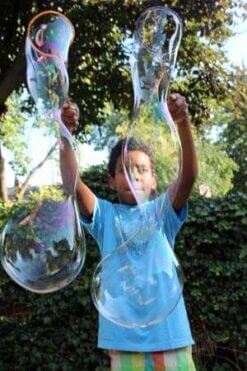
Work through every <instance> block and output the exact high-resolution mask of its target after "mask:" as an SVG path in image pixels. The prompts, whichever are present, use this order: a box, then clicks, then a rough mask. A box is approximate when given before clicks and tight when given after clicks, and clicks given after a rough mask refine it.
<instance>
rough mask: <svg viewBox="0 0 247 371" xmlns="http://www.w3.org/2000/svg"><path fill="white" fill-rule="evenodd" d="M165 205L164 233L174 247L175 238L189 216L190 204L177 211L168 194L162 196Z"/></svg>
mask: <svg viewBox="0 0 247 371" xmlns="http://www.w3.org/2000/svg"><path fill="white" fill-rule="evenodd" d="M162 203H163V207H162V209H163V223H162V224H163V231H164V233H165V235H166V238H167V240H168V242H169V244H170V246H171V247H173V246H174V242H175V237H176V235H177V234H178V232H179V230H180V229H181V227H182V225H183V223H184V221H185V220H186V218H187V216H188V204H187V203H186V204H185V205H184V206H183V207H182V208H181V209H180V210H179V211H175V210H174V208H173V206H172V204H171V200H170V197H169V194H168V191H167V192H166V193H164V194H163V196H162Z"/></svg>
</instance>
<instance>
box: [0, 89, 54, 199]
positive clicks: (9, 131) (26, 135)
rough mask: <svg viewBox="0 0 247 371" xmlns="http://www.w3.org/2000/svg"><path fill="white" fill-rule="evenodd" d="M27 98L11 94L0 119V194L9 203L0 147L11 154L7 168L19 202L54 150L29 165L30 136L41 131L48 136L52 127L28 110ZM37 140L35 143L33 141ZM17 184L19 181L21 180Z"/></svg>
mask: <svg viewBox="0 0 247 371" xmlns="http://www.w3.org/2000/svg"><path fill="white" fill-rule="evenodd" d="M29 98H30V97H29V94H28V93H27V91H26V90H24V91H22V92H20V93H16V92H13V93H12V94H11V96H10V97H9V98H8V99H7V102H6V106H7V110H6V113H5V114H3V115H2V116H1V117H0V164H1V166H0V192H1V196H2V197H1V198H2V199H3V200H4V201H5V202H6V201H8V192H7V189H6V179H5V159H4V156H3V153H2V152H3V151H2V147H4V148H6V149H8V150H9V151H10V152H11V158H12V159H11V161H9V165H10V167H11V169H12V170H13V172H14V174H15V179H16V183H17V187H16V197H18V199H20V198H22V197H23V195H24V192H25V191H26V189H27V187H28V185H29V183H30V180H31V179H32V177H33V176H34V174H35V173H36V172H37V170H38V169H40V168H41V167H42V166H43V165H44V163H45V162H46V161H47V160H48V158H50V157H51V155H52V153H53V151H54V148H55V147H54V146H51V148H49V149H48V150H47V153H46V155H45V156H44V157H43V158H40V159H39V161H38V162H36V165H32V159H31V158H30V154H31V153H32V152H29V151H28V150H27V147H28V144H29V143H28V142H30V140H31V139H30V133H31V131H32V130H34V129H36V128H41V129H43V130H42V133H43V135H49V133H50V130H52V129H53V128H54V125H51V124H50V123H49V120H47V119H46V118H45V117H44V115H43V114H42V113H39V112H38V111H37V109H36V108H35V107H33V108H32V107H31V108H30V103H29ZM36 140H37V139H36ZM23 177H24V180H23V182H22V183H21V184H20V178H23Z"/></svg>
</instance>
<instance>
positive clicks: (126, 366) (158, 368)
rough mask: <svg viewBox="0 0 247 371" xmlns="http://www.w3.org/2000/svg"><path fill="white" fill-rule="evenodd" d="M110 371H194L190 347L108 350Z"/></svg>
mask: <svg viewBox="0 0 247 371" xmlns="http://www.w3.org/2000/svg"><path fill="white" fill-rule="evenodd" d="M109 355H110V360H111V370H112V371H195V370H196V369H195V366H194V362H193V359H192V351H191V347H185V348H180V349H176V350H168V351H162V352H151V353H148V352H144V353H138V352H122V351H116V350H112V351H110V352H109Z"/></svg>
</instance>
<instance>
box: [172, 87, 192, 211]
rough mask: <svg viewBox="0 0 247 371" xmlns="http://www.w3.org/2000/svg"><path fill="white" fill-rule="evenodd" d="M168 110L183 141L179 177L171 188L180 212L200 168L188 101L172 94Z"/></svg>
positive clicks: (174, 205)
mask: <svg viewBox="0 0 247 371" xmlns="http://www.w3.org/2000/svg"><path fill="white" fill-rule="evenodd" d="M168 108H169V111H170V113H171V115H172V118H173V120H174V122H175V123H176V124H177V128H178V134H179V138H180V141H181V153H180V156H181V158H180V169H179V176H178V179H177V180H176V181H175V182H174V183H173V184H171V185H170V186H169V195H170V198H171V201H172V205H173V207H174V209H175V210H179V209H181V207H182V206H183V205H184V204H185V203H186V201H187V199H188V198H189V196H190V194H191V191H192V188H193V185H194V183H195V180H196V177H197V173H198V166H197V158H196V151H195V145H194V141H193V136H192V132H191V122H190V119H189V116H188V105H187V103H186V99H185V98H184V97H183V96H181V95H180V94H171V95H170V97H169V100H168Z"/></svg>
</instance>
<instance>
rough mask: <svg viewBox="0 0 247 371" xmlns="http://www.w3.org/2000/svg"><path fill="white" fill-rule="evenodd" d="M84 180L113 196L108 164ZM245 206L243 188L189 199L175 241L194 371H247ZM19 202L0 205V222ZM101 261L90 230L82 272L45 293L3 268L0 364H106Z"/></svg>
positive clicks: (29, 366)
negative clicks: (96, 278) (101, 342)
mask: <svg viewBox="0 0 247 371" xmlns="http://www.w3.org/2000/svg"><path fill="white" fill-rule="evenodd" d="M83 178H84V180H85V181H86V183H87V184H88V185H89V186H90V187H91V188H92V189H93V191H94V192H95V193H96V194H97V195H98V196H100V197H103V198H108V199H111V200H114V198H115V195H114V194H109V190H108V186H107V173H106V169H105V168H102V167H99V166H98V167H96V166H95V167H93V168H92V169H90V170H87V172H85V173H84V175H83ZM246 203H247V198H246V196H245V195H244V194H241V193H237V194H231V195H228V196H227V197H225V198H219V199H215V200H210V199H203V198H201V197H195V198H193V199H191V201H190V217H189V219H188V221H187V222H186V224H185V226H184V228H183V229H182V231H181V233H180V234H179V237H178V238H177V242H176V251H177V254H178V257H179V259H180V261H181V262H182V266H183V269H184V274H185V277H186V282H185V289H184V295H185V300H186V303H187V308H188V312H189V317H190V319H191V323H192V331H193V334H194V337H195V340H196V347H195V354H194V355H195V357H196V359H197V363H198V364H199V362H200V364H201V366H200V368H199V367H198V369H199V370H215V371H216V370H228V369H229V370H230V369H235V368H236V369H244V367H245V364H246V358H244V357H245V355H244V349H246V342H245V341H246V340H245V333H246V328H245V324H246V314H245V311H244V310H243V308H244V307H243V305H244V300H245V297H246V280H245V278H244V272H246V265H245V259H246V251H245V232H244V231H245V230H246V220H247V218H246V206H247V205H246ZM17 207H18V205H14V206H12V207H9V208H3V206H1V205H0V218H1V219H0V220H1V223H2V224H1V225H3V223H4V221H6V220H7V219H8V218H9V215H10V214H11V213H13V212H14V209H16V208H17ZM99 259H100V257H99V254H98V249H97V247H96V244H95V242H94V241H93V240H92V238H91V237H90V236H89V235H87V258H86V262H85V266H84V268H83V270H82V272H81V274H80V276H79V277H78V278H77V279H76V281H75V282H74V283H73V284H71V285H70V286H68V287H67V288H65V289H63V290H61V291H59V292H57V293H54V294H52V295H44V296H38V295H36V294H33V293H30V292H27V291H25V290H23V289H21V288H20V287H18V286H17V285H16V284H15V283H13V282H12V281H11V280H10V279H9V278H8V277H7V275H6V274H5V273H4V272H3V270H2V269H1V268H0V333H1V336H0V369H2V370H6V371H7V370H13V371H14V370H40V371H41V370H44V369H47V370H66V371H69V370H71V371H72V370H107V369H109V361H108V357H107V355H106V352H104V351H102V350H98V349H96V341H97V313H96V310H95V309H94V307H93V304H92V301H91V299H90V290H89V286H90V280H91V277H92V273H93V270H94V268H95V266H96V264H97V262H98V261H99ZM231 367H233V368H231Z"/></svg>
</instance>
